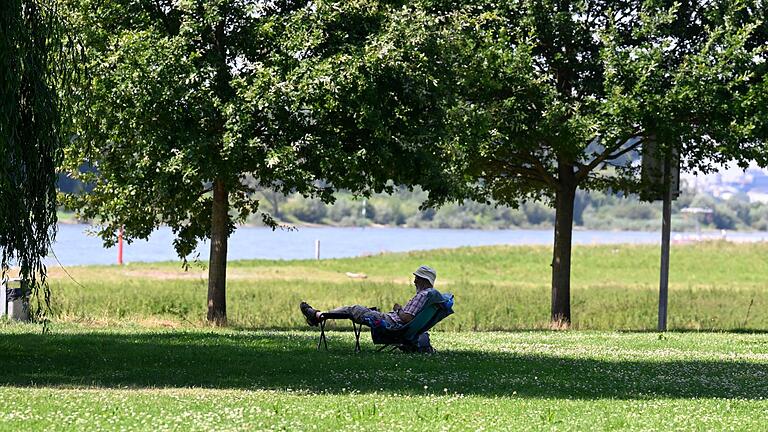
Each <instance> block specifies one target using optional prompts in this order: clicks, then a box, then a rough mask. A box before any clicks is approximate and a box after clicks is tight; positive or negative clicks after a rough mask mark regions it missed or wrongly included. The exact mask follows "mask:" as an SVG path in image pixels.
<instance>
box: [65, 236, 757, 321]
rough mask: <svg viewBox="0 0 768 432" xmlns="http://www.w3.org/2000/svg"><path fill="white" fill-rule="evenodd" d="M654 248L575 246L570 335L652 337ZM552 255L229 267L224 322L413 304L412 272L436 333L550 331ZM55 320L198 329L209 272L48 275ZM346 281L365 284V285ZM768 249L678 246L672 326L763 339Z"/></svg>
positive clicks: (143, 267) (422, 255)
mask: <svg viewBox="0 0 768 432" xmlns="http://www.w3.org/2000/svg"><path fill="white" fill-rule="evenodd" d="M658 249H659V248H658V247H657V246H629V245H614V246H577V247H575V248H574V252H573V276H572V288H571V289H572V310H573V327H574V328H575V329H593V330H652V329H655V328H656V322H657V311H658V284H659V250H658ZM550 262H551V251H550V249H549V248H548V247H509V246H506V247H502V246H498V247H482V248H460V249H446V250H437V251H425V252H412V253H400V254H384V255H375V256H369V257H361V258H349V259H329V260H321V261H312V260H305V261H267V260H253V261H234V262H231V263H230V264H229V267H228V283H227V297H228V305H227V310H228V315H229V319H230V323H231V324H232V325H234V326H238V327H240V328H252V329H257V328H258V329H263V328H272V329H292V328H301V326H303V320H302V318H301V316H300V315H299V314H298V313H297V311H298V304H299V302H300V301H301V300H306V301H308V302H309V303H310V304H312V305H314V306H316V307H318V308H321V309H328V308H331V307H335V306H340V305H345V304H363V305H367V306H377V307H379V308H390V307H391V305H392V304H393V303H395V302H398V303H400V304H403V303H404V302H405V301H407V300H408V298H409V297H410V296H411V295H412V294H413V288H412V285H411V279H412V276H411V272H412V271H413V270H414V269H416V268H417V267H418V266H419V265H420V264H429V265H431V266H433V267H435V268H436V269H437V271H438V279H437V288H438V289H440V290H442V291H450V292H453V293H454V294H455V295H456V307H455V309H456V311H457V313H456V315H454V316H453V317H452V318H451V319H450V320H448V321H446V322H445V323H444V324H441V329H442V330H452V331H465V330H481V331H489V330H517V329H537V328H539V329H540V328H547V326H548V320H549V306H550V275H551V268H550V266H549V263H550ZM50 270H51V273H52V282H51V287H52V290H53V301H54V312H55V317H56V318H57V319H60V320H67V321H85V322H92V321H95V322H101V323H109V322H115V321H116V322H119V321H123V320H130V321H148V322H154V323H158V322H166V323H168V324H173V323H175V324H176V325H190V324H194V325H202V319H203V318H204V316H205V298H206V292H207V282H206V276H207V275H206V273H205V271H204V269H202V268H200V267H195V266H193V267H192V268H191V269H190V271H188V272H184V271H183V270H182V269H181V266H180V265H179V263H153V264H131V265H128V266H124V267H122V268H121V267H117V266H101V267H99V266H92V267H72V268H70V269H69V270H68V271H69V272H70V273H71V275H72V276H73V278H74V279H75V280H76V281H77V282H78V283H79V285H78V284H76V283H75V282H73V281H72V280H71V279H69V277H67V276H66V275H65V274H64V273H63V272H62V271H61V269H56V268H51V269H50ZM345 272H355V273H365V274H366V275H367V276H368V278H367V279H365V280H355V279H349V278H347V276H345ZM767 286H768V244H742V245H737V244H731V243H725V242H715V243H700V244H695V245H685V246H679V245H675V246H674V247H673V250H672V257H671V275H670V296H669V326H670V328H673V329H686V330H702V329H705V330H706V329H714V330H733V329H765V328H768V296H767V295H766V287H767Z"/></svg>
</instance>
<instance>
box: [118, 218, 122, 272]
mask: <svg viewBox="0 0 768 432" xmlns="http://www.w3.org/2000/svg"><path fill="white" fill-rule="evenodd" d="M117 265H123V227H122V226H121V227H120V229H118V230H117Z"/></svg>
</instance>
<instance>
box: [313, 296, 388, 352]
mask: <svg viewBox="0 0 768 432" xmlns="http://www.w3.org/2000/svg"><path fill="white" fill-rule="evenodd" d="M370 309H371V310H378V309H376V308H375V307H373V308H370ZM323 318H325V319H324V320H322V321H320V340H318V341H317V349H318V350H320V347H321V346H324V347H325V350H326V351H328V339H327V338H326V337H325V322H326V321H327V320H329V319H332V320H337V319H348V320H349V321H351V322H352V331H354V332H355V352H356V353H359V352H360V333H361V332H362V331H363V325H362V324H358V323H356V322H354V321H352V315H350V314H347V313H329V312H326V313H324V314H323Z"/></svg>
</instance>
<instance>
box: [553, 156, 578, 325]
mask: <svg viewBox="0 0 768 432" xmlns="http://www.w3.org/2000/svg"><path fill="white" fill-rule="evenodd" d="M559 171H560V173H559V174H560V179H559V180H560V189H558V190H557V192H556V195H555V247H554V253H553V256H552V316H551V318H552V324H553V325H556V326H558V327H559V326H566V327H567V326H568V325H570V323H571V243H572V239H573V204H574V198H575V197H576V179H575V177H574V174H573V166H571V165H568V164H562V163H561V164H560V169H559Z"/></svg>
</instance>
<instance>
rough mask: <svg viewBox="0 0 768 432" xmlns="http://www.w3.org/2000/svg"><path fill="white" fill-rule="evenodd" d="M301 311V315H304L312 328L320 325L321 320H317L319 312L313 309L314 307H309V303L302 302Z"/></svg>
mask: <svg viewBox="0 0 768 432" xmlns="http://www.w3.org/2000/svg"><path fill="white" fill-rule="evenodd" d="M299 309H301V313H303V314H304V318H306V320H307V324H309V325H310V326H312V327H317V325H318V324H320V320H319V319H317V311H316V310H315V309H312V306H310V305H308V304H307V302H301V304H300V305H299Z"/></svg>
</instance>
